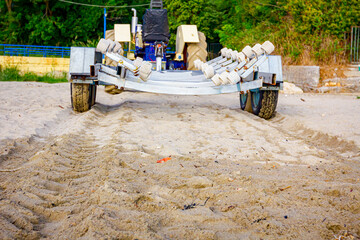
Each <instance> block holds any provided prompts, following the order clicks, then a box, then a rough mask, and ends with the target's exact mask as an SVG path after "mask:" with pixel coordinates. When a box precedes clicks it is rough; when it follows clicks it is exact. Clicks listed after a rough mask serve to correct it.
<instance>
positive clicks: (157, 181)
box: [0, 102, 360, 239]
mask: <svg viewBox="0 0 360 240" xmlns="http://www.w3.org/2000/svg"><path fill="white" fill-rule="evenodd" d="M170 105H171V106H170ZM165 110H166V111H165ZM204 114H206V117H207V118H206V121H203V119H202V118H201V117H200V116H203V115H204ZM284 122H285V121H284V120H283V119H282V118H281V117H280V118H277V119H274V120H273V121H270V122H268V121H263V120H261V119H257V118H256V117H254V116H252V115H248V114H246V113H244V114H243V113H239V112H237V111H233V110H229V109H226V108H223V107H220V106H219V107H216V106H215V107H206V106H205V107H199V108H197V109H193V108H192V106H190V105H178V104H174V103H169V104H164V105H160V106H153V105H151V104H148V103H142V102H128V103H124V104H122V105H121V106H116V107H113V108H110V109H106V107H105V106H101V105H99V106H97V107H95V108H94V109H93V110H92V111H90V112H88V113H86V114H84V115H83V116H82V121H80V122H79V124H78V125H76V126H75V127H74V130H72V131H69V133H67V134H64V135H61V136H59V137H56V138H53V139H46V142H47V143H45V144H44V143H42V144H40V143H35V142H31V143H30V144H29V146H26V145H25V146H22V147H23V148H25V150H26V149H27V150H28V152H27V153H26V151H25V150H24V149H21V147H19V146H17V147H15V149H13V150H12V154H8V155H6V156H3V157H2V162H3V163H7V162H10V161H11V160H14V159H15V157H14V156H16V159H18V161H17V164H18V165H16V164H14V165H12V166H13V167H18V166H19V165H21V164H23V165H22V167H21V169H20V170H19V171H16V172H9V173H4V174H2V175H1V178H0V180H1V181H0V183H1V185H0V193H1V201H0V226H1V229H2V231H1V232H0V238H1V239H12V238H28V239H38V238H52V239H74V238H84V239H89V238H94V239H98V238H118V239H134V238H140V239H162V238H169V239H172V238H181V239H192V238H193V237H194V236H197V237H198V238H211V239H213V238H239V237H240V238H241V237H248V236H255V237H262V238H263V237H266V236H284V238H298V237H299V236H301V237H304V238H311V237H312V238H313V237H315V238H316V237H317V238H329V237H332V236H333V234H334V233H339V232H341V231H342V230H349V231H350V232H352V233H353V234H359V233H360V230H359V228H358V226H359V221H358V219H359V218H358V216H359V214H360V213H359V204H358V202H356V199H358V198H359V197H360V189H359V183H358V182H357V181H358V180H357V179H356V176H358V175H359V172H360V170H359V164H358V162H356V161H355V160H357V158H358V156H357V155H356V154H357V152H356V151H357V150H356V149H353V148H352V147H351V144H348V143H346V142H344V143H342V144H343V146H340V147H339V148H336V149H334V147H333V145H332V144H324V145H323V146H322V147H321V148H318V147H317V146H318V145H316V144H317V141H319V139H318V138H310V139H307V140H304V138H303V137H301V136H302V135H304V134H303V132H305V131H307V130H306V129H304V128H294V129H293V131H285V130H284V128H285V127H286V126H285V127H284V124H285V123H284ZM169 124H170V125H169ZM76 127H78V128H76ZM285 129H286V128H285ZM288 129H290V130H291V128H290V127H289V128H288ZM184 136H186V138H185V139H184ZM321 137H322V138H326V136H322V135H321ZM322 138H321V139H322ZM321 139H320V140H321ZM325 140H326V139H325ZM321 141H323V139H322V140H321ZM325 142H326V141H325ZM279 143H281V144H279ZM339 143H340V142H338V143H336V144H339ZM36 144H38V145H36ZM262 148H263V149H262ZM36 149H38V150H37V151H36ZM264 149H265V150H264ZM327 151H329V152H330V154H328V153H327ZM169 152H171V153H174V155H173V157H172V158H173V159H172V160H171V161H169V162H167V163H165V164H156V160H157V159H159V158H160V157H163V156H166V155H165V154H167V153H169ZM349 152H350V153H349ZM21 153H26V154H25V155H24V157H23V158H22V157H21ZM333 153H336V154H335V155H334V154H333ZM349 154H350V155H349ZM309 156H312V157H309ZM348 156H351V158H350V159H349V158H348ZM339 159H340V161H339ZM320 161H322V162H320ZM317 168H318V170H317ZM299 179H301V181H299ZM286 186H291V188H289V189H287V190H286V191H283V190H279V189H281V188H284V187H286ZM314 186H316V187H314ZM350 189H351V190H352V191H351V192H350ZM207 198H209V200H208V201H207V203H206V205H205V206H200V205H199V204H203V203H204V202H205V200H206V199H207ZM354 199H355V200H354ZM193 202H195V203H197V204H198V205H196V208H194V209H190V210H187V211H183V210H181V209H182V208H183V205H184V204H191V203H193ZM284 214H290V215H289V216H291V218H290V219H284V217H283V215H284ZM319 215H320V216H319ZM320 217H321V218H320ZM324 218H326V219H327V220H324ZM258 219H266V220H261V221H259V222H257V220H258ZM356 219H357V220H356ZM254 223H255V224H254ZM343 223H346V227H344V225H343ZM341 224H342V225H341ZM308 231H310V232H311V233H309V232H308ZM357 231H358V232H357Z"/></svg>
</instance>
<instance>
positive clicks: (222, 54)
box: [220, 48, 228, 57]
mask: <svg viewBox="0 0 360 240" xmlns="http://www.w3.org/2000/svg"><path fill="white" fill-rule="evenodd" d="M227 50H228V49H227V48H223V49H221V50H220V52H221V56H223V57H226V52H227Z"/></svg>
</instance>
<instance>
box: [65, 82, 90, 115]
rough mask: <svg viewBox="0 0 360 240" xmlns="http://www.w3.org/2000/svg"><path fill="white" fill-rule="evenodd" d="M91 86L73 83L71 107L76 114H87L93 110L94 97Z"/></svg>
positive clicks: (71, 87) (71, 86)
mask: <svg viewBox="0 0 360 240" xmlns="http://www.w3.org/2000/svg"><path fill="white" fill-rule="evenodd" d="M91 86H92V85H90V84H80V83H71V84H70V89H71V106H72V108H73V109H74V111H75V112H86V111H88V110H90V109H91V103H92V96H91V92H92V91H91V88H92V87H91Z"/></svg>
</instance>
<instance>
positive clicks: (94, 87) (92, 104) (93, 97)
mask: <svg viewBox="0 0 360 240" xmlns="http://www.w3.org/2000/svg"><path fill="white" fill-rule="evenodd" d="M90 88H91V89H90V90H91V93H90V96H91V106H94V105H95V102H96V91H97V86H96V85H90Z"/></svg>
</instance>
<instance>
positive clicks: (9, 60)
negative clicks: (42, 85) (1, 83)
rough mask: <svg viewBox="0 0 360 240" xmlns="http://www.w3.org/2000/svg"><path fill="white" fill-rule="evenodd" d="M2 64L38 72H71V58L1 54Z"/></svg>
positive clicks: (0, 61)
mask: <svg viewBox="0 0 360 240" xmlns="http://www.w3.org/2000/svg"><path fill="white" fill-rule="evenodd" d="M0 65H1V67H3V68H5V67H15V66H16V67H17V68H18V69H19V70H20V71H21V72H34V73H38V74H46V73H50V72H69V65H70V58H51V57H47V58H45V57H16V56H11V57H10V56H0Z"/></svg>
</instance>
